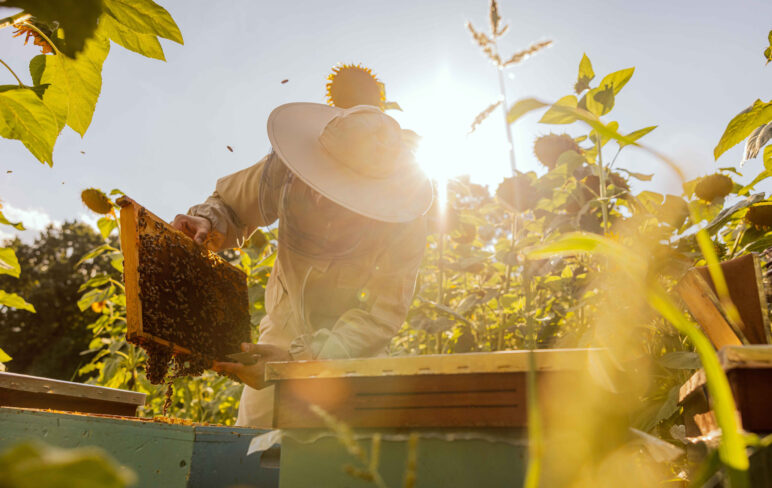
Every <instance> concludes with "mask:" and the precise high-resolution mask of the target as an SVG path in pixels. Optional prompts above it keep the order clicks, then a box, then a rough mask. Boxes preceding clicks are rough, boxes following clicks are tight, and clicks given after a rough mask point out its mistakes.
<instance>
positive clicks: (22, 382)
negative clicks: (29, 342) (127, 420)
mask: <svg viewBox="0 0 772 488" xmlns="http://www.w3.org/2000/svg"><path fill="white" fill-rule="evenodd" d="M145 397H146V395H145V394H144V393H139V392H136V391H126V390H118V389H116V388H106V387H104V386H96V385H86V384H82V383H74V382H72V381H61V380H54V379H51V378H41V377H39V376H29V375H25V374H16V373H6V372H0V407H26V408H52V409H56V410H65V411H70V412H87V413H102V414H113V415H128V416H133V415H136V413H137V407H139V406H141V405H144V404H145Z"/></svg>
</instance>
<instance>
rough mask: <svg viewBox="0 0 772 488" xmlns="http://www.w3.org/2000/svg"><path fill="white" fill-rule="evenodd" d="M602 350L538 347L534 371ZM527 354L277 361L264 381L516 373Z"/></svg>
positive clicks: (576, 363)
mask: <svg viewBox="0 0 772 488" xmlns="http://www.w3.org/2000/svg"><path fill="white" fill-rule="evenodd" d="M602 352H604V350H603V349H538V350H535V351H534V355H535V360H536V370H537V371H559V370H578V369H583V368H585V367H586V365H587V361H588V359H589V357H590V355H591V354H597V353H602ZM529 353H530V351H527V350H521V351H499V352H484V353H464V354H430V355H423V356H397V357H383V358H360V359H327V360H316V361H291V362H277V363H268V364H267V365H266V368H265V377H266V380H267V381H271V382H278V381H286V380H295V379H308V378H346V377H379V376H416V375H451V374H455V375H457V374H475V373H517V372H524V371H528V368H529V358H528V356H529Z"/></svg>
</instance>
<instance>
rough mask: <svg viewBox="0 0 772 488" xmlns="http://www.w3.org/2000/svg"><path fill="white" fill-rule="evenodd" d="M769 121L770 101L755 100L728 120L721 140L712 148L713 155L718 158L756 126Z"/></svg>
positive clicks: (771, 105) (771, 113)
mask: <svg viewBox="0 0 772 488" xmlns="http://www.w3.org/2000/svg"><path fill="white" fill-rule="evenodd" d="M770 121H772V101H770V102H766V103H764V102H762V101H761V100H756V101H755V102H753V105H751V106H750V107H748V108H746V109H745V110H743V111H742V112H740V113H739V114H737V115H735V117H734V118H733V119H732V120H730V121H729V125H727V126H726V130H724V134H723V135H722V136H721V140H719V141H718V144H717V145H716V147H715V149H713V157H714V158H715V159H718V158H719V157H720V156H721V155H722V154H724V153H725V152H726V151H727V150H728V149H730V148H732V147H734V146H735V145H737V144H739V143H740V142H742V141H743V140H744V139H745V138H746V137H748V136H749V135H750V133H751V132H753V131H754V130H755V129H756V128H757V127H759V126H761V125H764V124H766V123H768V122H770Z"/></svg>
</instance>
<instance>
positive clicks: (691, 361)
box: [658, 351, 700, 369]
mask: <svg viewBox="0 0 772 488" xmlns="http://www.w3.org/2000/svg"><path fill="white" fill-rule="evenodd" d="M658 362H659V364H661V365H662V366H664V367H666V368H670V369H697V368H699V367H700V357H699V356H698V355H697V353H696V352H691V351H674V352H669V353H667V354H665V355H664V356H662V357H661V358H659V360H658Z"/></svg>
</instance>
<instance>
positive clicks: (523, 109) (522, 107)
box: [507, 98, 547, 124]
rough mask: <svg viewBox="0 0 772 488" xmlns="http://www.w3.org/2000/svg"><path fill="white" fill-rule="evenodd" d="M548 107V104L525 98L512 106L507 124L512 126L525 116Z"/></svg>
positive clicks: (508, 113)
mask: <svg viewBox="0 0 772 488" xmlns="http://www.w3.org/2000/svg"><path fill="white" fill-rule="evenodd" d="M546 106H547V104H546V103H544V102H541V101H539V100H536V99H535V98H523V99H522V100H518V101H516V102H515V103H514V105H512V107H511V108H510V109H509V112H507V122H509V123H510V124H511V123H513V122H514V121H516V120H517V119H519V118H520V117H522V116H523V115H525V114H527V113H529V112H533V111H534V110H538V109H540V108H543V107H546Z"/></svg>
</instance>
